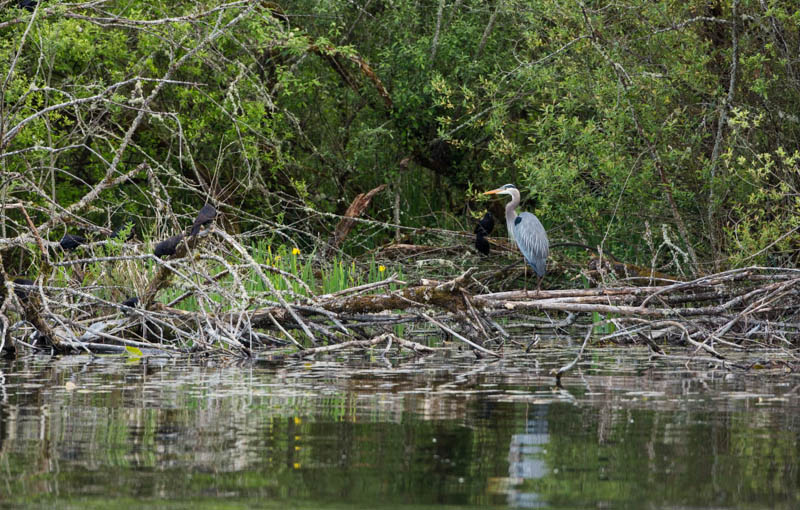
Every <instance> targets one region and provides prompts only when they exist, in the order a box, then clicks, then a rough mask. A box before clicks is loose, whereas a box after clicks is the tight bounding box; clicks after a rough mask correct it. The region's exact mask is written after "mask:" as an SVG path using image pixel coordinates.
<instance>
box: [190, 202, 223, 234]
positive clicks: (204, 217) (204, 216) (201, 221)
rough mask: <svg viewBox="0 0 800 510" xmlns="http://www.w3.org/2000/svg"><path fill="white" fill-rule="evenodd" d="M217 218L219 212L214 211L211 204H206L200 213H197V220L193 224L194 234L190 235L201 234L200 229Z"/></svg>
mask: <svg viewBox="0 0 800 510" xmlns="http://www.w3.org/2000/svg"><path fill="white" fill-rule="evenodd" d="M216 217H217V210H216V209H214V206H213V205H211V204H206V205H204V206H203V208H202V209H200V212H199V213H197V218H196V219H195V220H194V223H193V224H192V233H191V234H189V235H192V236H196V235H197V233H198V232H200V227H202V226H204V225H208V224H209V223H211V222H212V221H213V220H214V218H216Z"/></svg>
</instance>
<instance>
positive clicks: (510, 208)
mask: <svg viewBox="0 0 800 510" xmlns="http://www.w3.org/2000/svg"><path fill="white" fill-rule="evenodd" d="M510 191H511V201H510V202H509V203H507V204H506V227H507V228H508V235H509V236H510V237H511V238H513V237H514V220H516V219H517V206H518V205H519V191H518V190H516V189H512V190H510Z"/></svg>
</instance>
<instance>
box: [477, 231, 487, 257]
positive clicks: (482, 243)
mask: <svg viewBox="0 0 800 510" xmlns="http://www.w3.org/2000/svg"><path fill="white" fill-rule="evenodd" d="M475 249H476V250H478V251H479V252H481V253H483V254H484V255H489V252H490V251H491V245H490V244H489V240H488V239H486V238H485V237H483V236H482V235H481V234H478V235H476V236H475Z"/></svg>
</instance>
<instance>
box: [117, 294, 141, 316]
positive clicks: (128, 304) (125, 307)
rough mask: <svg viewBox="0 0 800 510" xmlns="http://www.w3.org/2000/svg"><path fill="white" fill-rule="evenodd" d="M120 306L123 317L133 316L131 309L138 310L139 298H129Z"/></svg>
mask: <svg viewBox="0 0 800 510" xmlns="http://www.w3.org/2000/svg"><path fill="white" fill-rule="evenodd" d="M120 304H121V305H122V313H123V314H125V315H131V314H133V310H131V308H139V297H138V296H133V297H129V298H128V299H126V300H125V301H123V302H122V303H120Z"/></svg>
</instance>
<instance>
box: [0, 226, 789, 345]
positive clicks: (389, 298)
mask: <svg viewBox="0 0 800 510" xmlns="http://www.w3.org/2000/svg"><path fill="white" fill-rule="evenodd" d="M125 246H127V247H128V249H129V250H130V252H131V253H126V254H121V255H117V256H108V257H102V258H101V257H94V258H80V259H74V260H66V261H62V262H58V263H56V264H54V268H53V273H51V278H40V279H39V281H37V282H36V283H35V284H33V285H29V286H23V285H20V284H14V285H11V284H10V283H8V284H7V285H5V288H7V289H11V288H13V289H14V290H15V293H14V294H10V293H6V295H5V297H7V298H8V299H7V300H6V302H5V303H4V304H3V310H4V311H5V310H8V309H9V304H10V308H11V309H16V310H18V311H20V315H21V316H22V317H23V319H24V320H22V321H20V322H17V323H15V324H8V323H7V319H6V318H5V317H3V320H4V322H6V323H5V324H4V330H5V331H6V333H5V335H4V349H6V350H12V351H13V349H15V348H17V347H26V348H30V349H45V350H51V351H54V352H59V353H70V352H124V351H125V350H126V346H127V347H134V348H136V349H157V350H161V351H165V352H176V353H186V354H190V353H205V354H210V353H217V354H225V355H229V356H244V357H249V356H256V357H266V356H269V357H275V356H278V357H280V356H287V355H291V356H303V355H309V354H312V353H316V352H330V351H333V350H337V349H343V348H348V347H354V346H361V347H365V346H372V345H377V344H387V345H392V344H393V343H394V344H395V345H397V346H399V347H405V348H408V349H411V350H413V351H415V352H419V353H422V352H432V351H433V350H435V347H431V338H438V337H439V336H440V333H441V334H444V335H445V337H446V338H448V339H454V340H458V341H459V342H463V343H464V344H467V345H468V346H469V347H470V348H471V349H474V351H475V353H476V355H491V356H498V357H499V356H502V355H503V353H504V352H508V351H509V349H515V350H517V351H518V350H519V349H521V348H528V349H530V348H532V347H533V346H534V345H536V344H537V343H538V342H539V341H540V340H542V339H545V343H547V344H548V345H549V344H551V343H552V341H556V342H558V341H559V340H563V339H564V337H565V336H566V337H568V336H570V335H574V334H575V333H576V332H577V331H582V330H584V329H585V328H587V327H588V328H589V330H590V331H593V332H594V333H595V335H594V336H595V337H596V338H597V339H598V341H601V342H614V343H623V344H629V343H634V344H647V345H649V346H650V347H651V349H652V350H653V351H654V352H655V353H662V352H663V351H662V347H663V346H667V345H688V346H693V347H695V348H697V350H702V351H703V352H704V355H711V356H713V357H715V358H717V359H723V358H724V355H723V354H722V353H721V352H720V347H724V348H735V349H748V348H752V347H758V346H761V347H764V346H777V347H796V343H797V341H798V338H800V270H792V269H778V268H763V267H750V268H745V269H737V270H732V271H727V272H724V273H719V274H714V275H709V276H705V277H702V278H698V279H696V280H693V281H689V282H680V283H673V284H670V285H661V286H650V287H633V286H631V287H624V286H614V287H606V288H597V289H567V290H544V291H540V292H536V291H511V292H494V293H492V292H482V293H481V292H480V291H476V289H485V288H486V287H485V284H486V283H487V282H488V280H491V279H492V274H491V273H489V274H486V275H484V276H481V275H479V274H477V273H476V269H475V268H470V269H469V270H467V271H465V272H464V273H463V274H461V275H460V276H458V277H456V278H453V279H451V280H447V281H431V280H425V279H422V280H420V281H418V282H415V283H407V282H401V281H399V280H398V278H397V276H396V275H391V276H389V277H388V278H386V279H384V280H382V281H378V282H374V283H370V284H366V285H361V286H356V287H352V288H348V289H344V290H341V291H338V292H335V293H329V294H317V295H315V294H314V293H313V292H311V289H309V288H308V287H307V286H306V285H305V284H304V283H303V282H302V280H300V279H298V278H297V276H296V275H294V274H292V273H288V272H285V271H281V270H279V269H278V268H276V267H274V266H271V265H268V264H263V263H259V262H257V261H256V260H255V259H254V257H253V256H252V255H251V254H250V253H249V252H248V249H247V248H246V247H245V246H243V245H242V244H241V242H240V240H239V239H237V237H235V236H232V235H229V234H228V233H226V232H224V231H223V230H221V229H219V228H217V227H212V228H211V229H210V230H209V231H207V232H206V233H204V234H201V235H200V236H199V237H194V238H190V239H189V241H188V242H186V243H184V244H182V245H180V246H179V247H178V250H177V252H176V254H175V255H174V256H173V258H171V259H169V260H162V259H160V258H158V257H155V256H154V255H151V254H149V253H142V248H144V246H143V245H138V244H127V245H125ZM87 264H113V265H114V267H118V268H119V267H123V265H124V266H125V267H128V268H129V269H128V270H129V271H130V275H131V277H134V278H135V275H137V274H145V273H148V271H147V270H146V268H147V266H153V270H151V271H149V274H151V275H152V276H151V278H150V280H149V281H146V282H141V283H140V285H139V288H141V289H143V292H142V293H141V295H140V296H139V299H138V303H136V305H138V306H131V305H133V304H134V303H132V302H128V303H127V304H121V303H118V302H112V301H109V300H107V299H103V298H101V297H98V295H100V294H101V292H99V291H100V290H102V289H92V288H75V287H74V286H72V285H64V286H59V285H56V284H54V283H52V281H54V280H56V279H57V278H56V276H57V272H58V270H59V269H60V268H63V267H66V266H73V267H74V266H83V265H87ZM212 266H214V267H218V268H221V270H220V271H218V272H217V273H215V274H211V273H209V271H208V270H209V268H211V267H212ZM268 275H273V276H274V275H277V276H278V277H279V278H280V279H281V280H282V281H283V282H284V283H285V285H284V290H279V289H277V288H276V285H275V284H274V283H273V282H274V280H273V279H272V278H271V277H270V276H268ZM253 278H255V279H257V280H258V281H259V282H260V283H261V284H263V287H262V289H263V290H261V291H257V292H254V291H253V290H249V289H248V285H247V282H249V281H251V280H252V279H253ZM482 279H483V280H484V281H481V280H482ZM169 288H171V289H173V290H175V291H177V293H178V295H177V297H176V298H175V299H172V300H171V301H170V302H168V303H163V302H160V301H158V300H156V299H155V298H156V296H157V295H158V293H159V292H160V291H162V290H164V289H169ZM12 296H13V298H12ZM190 297H191V298H194V299H196V300H197V303H198V307H197V309H195V310H185V309H180V308H179V304H180V303H181V302H182V301H185V300H186V299H188V298H190ZM26 325H32V326H33V328H32V329H33V330H34V332H33V333H32V334H30V331H31V328H28V327H25V326H26ZM436 343H437V344H438V342H436Z"/></svg>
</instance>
